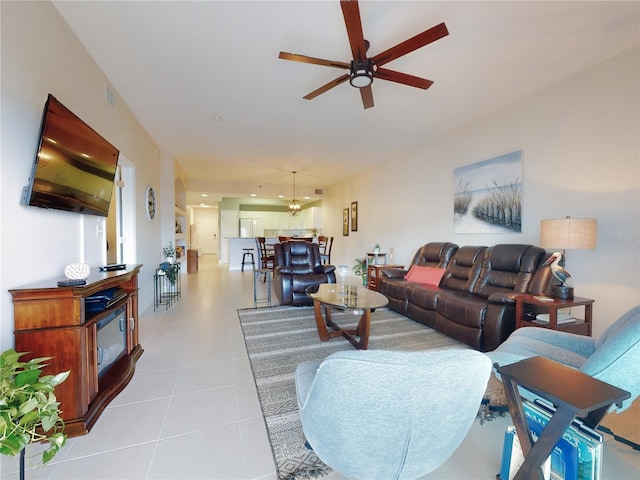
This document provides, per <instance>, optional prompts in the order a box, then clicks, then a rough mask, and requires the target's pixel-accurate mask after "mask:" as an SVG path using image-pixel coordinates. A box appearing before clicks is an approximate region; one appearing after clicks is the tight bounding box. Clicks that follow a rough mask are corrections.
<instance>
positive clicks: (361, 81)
mask: <svg viewBox="0 0 640 480" xmlns="http://www.w3.org/2000/svg"><path fill="white" fill-rule="evenodd" d="M349 83H350V84H351V86H353V87H356V88H364V87H368V86H369V85H371V84H372V83H373V68H372V65H371V59H370V58H368V59H367V60H366V61H365V62H362V63H356V61H355V60H351V75H350V76H349Z"/></svg>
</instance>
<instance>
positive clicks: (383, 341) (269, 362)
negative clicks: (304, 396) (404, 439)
mask: <svg viewBox="0 0 640 480" xmlns="http://www.w3.org/2000/svg"><path fill="white" fill-rule="evenodd" d="M238 317H239V319H240V325H241V326H242V330H243V333H244V338H245V343H246V346H247V352H248V353H249V360H250V362H251V368H252V369H253V375H254V378H255V381H256V386H257V389H258V396H259V399H260V404H261V406H262V411H263V414H264V419H265V423H266V426H267V431H268V433H269V439H270V441H271V447H272V450H273V456H274V459H275V463H276V466H277V468H278V476H279V478H280V479H282V480H298V479H309V478H318V477H322V476H325V475H327V474H328V473H330V472H331V469H330V468H329V467H328V466H326V465H325V464H324V463H323V462H322V461H321V460H320V459H318V457H317V456H316V455H315V454H314V453H313V451H312V450H309V449H308V448H306V447H305V437H304V434H303V432H302V426H301V424H300V417H299V415H298V403H297V400H296V390H295V380H294V372H295V369H296V367H297V365H298V364H299V363H301V362H304V361H307V360H315V361H321V360H323V359H324V358H325V357H327V356H329V355H331V354H332V353H334V352H337V351H341V350H350V349H353V348H354V347H353V346H352V345H351V343H349V342H348V341H347V340H345V339H344V338H342V337H339V338H333V339H331V340H329V341H328V342H321V341H320V339H319V338H318V332H317V330H316V324H315V319H314V313H313V308H312V307H274V308H258V309H246V310H238ZM332 319H333V320H334V321H335V322H336V323H337V324H338V325H341V326H350V328H355V326H356V323H357V321H358V320H359V317H358V316H356V315H353V314H352V313H347V312H333V313H332ZM440 348H469V347H467V346H466V345H463V344H461V343H459V342H458V341H456V340H454V339H452V338H449V337H447V336H446V335H443V334H441V333H438V332H436V331H435V330H433V329H431V328H428V327H426V326H424V325H422V324H420V323H418V322H415V321H413V320H410V319H408V318H407V317H403V316H402V315H399V314H397V313H395V312H393V311H391V310H388V309H387V308H383V309H377V310H376V311H374V312H373V314H372V315H371V334H370V336H369V349H370V350H376V349H377V350H404V351H421V350H429V349H440Z"/></svg>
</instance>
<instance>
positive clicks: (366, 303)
mask: <svg viewBox="0 0 640 480" xmlns="http://www.w3.org/2000/svg"><path fill="white" fill-rule="evenodd" d="M305 292H306V294H307V295H309V296H310V297H311V298H312V299H313V309H314V312H315V317H316V326H317V327H318V335H319V336H320V340H321V341H323V342H326V341H327V340H329V339H331V338H334V337H340V336H342V337H344V338H346V339H347V340H349V341H350V342H351V343H352V344H353V345H354V346H355V347H356V348H359V349H361V350H366V349H367V347H368V345H369V331H370V330H371V312H372V311H373V310H375V309H376V308H382V307H384V306H385V305H387V303H389V300H387V297H385V296H384V295H382V294H380V293H378V292H374V291H373V290H368V289H367V288H365V287H359V286H353V285H340V284H336V283H321V284H320V285H313V286H311V287H309V288H307V289H306V291H305ZM323 306H324V317H323V316H322V307H323ZM332 309H335V310H343V311H344V310H346V311H352V312H353V313H355V314H360V321H359V322H358V326H357V327H356V328H355V329H343V328H341V327H340V326H338V325H336V324H335V323H334V322H333V321H332V320H331V310H332ZM329 329H331V330H329Z"/></svg>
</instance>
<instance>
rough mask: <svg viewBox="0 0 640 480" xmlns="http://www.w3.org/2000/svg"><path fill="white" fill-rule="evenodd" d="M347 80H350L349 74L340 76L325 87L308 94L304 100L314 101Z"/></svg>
mask: <svg viewBox="0 0 640 480" xmlns="http://www.w3.org/2000/svg"><path fill="white" fill-rule="evenodd" d="M347 80H349V74H348V73H345V74H344V75H340V76H339V77H338V78H334V79H333V80H331V81H330V82H329V83H327V84H326V85H323V86H321V87H320V88H318V89H316V90H314V91H313V92H311V93H308V94H307V95H305V96H304V97H302V98H304V99H305V100H312V99H314V98H316V97H317V96H318V95H321V94H323V93H324V92H326V91H327V90H331V89H332V88H333V87H337V86H338V85H340V84H341V83H344V82H346V81H347Z"/></svg>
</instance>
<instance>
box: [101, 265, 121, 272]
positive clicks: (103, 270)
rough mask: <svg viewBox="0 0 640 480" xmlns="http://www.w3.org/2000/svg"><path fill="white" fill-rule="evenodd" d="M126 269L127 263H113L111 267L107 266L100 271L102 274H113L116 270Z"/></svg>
mask: <svg viewBox="0 0 640 480" xmlns="http://www.w3.org/2000/svg"><path fill="white" fill-rule="evenodd" d="M125 268H127V264H126V263H111V264H109V265H105V266H103V267H100V271H101V272H112V271H114V270H124V269H125Z"/></svg>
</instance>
